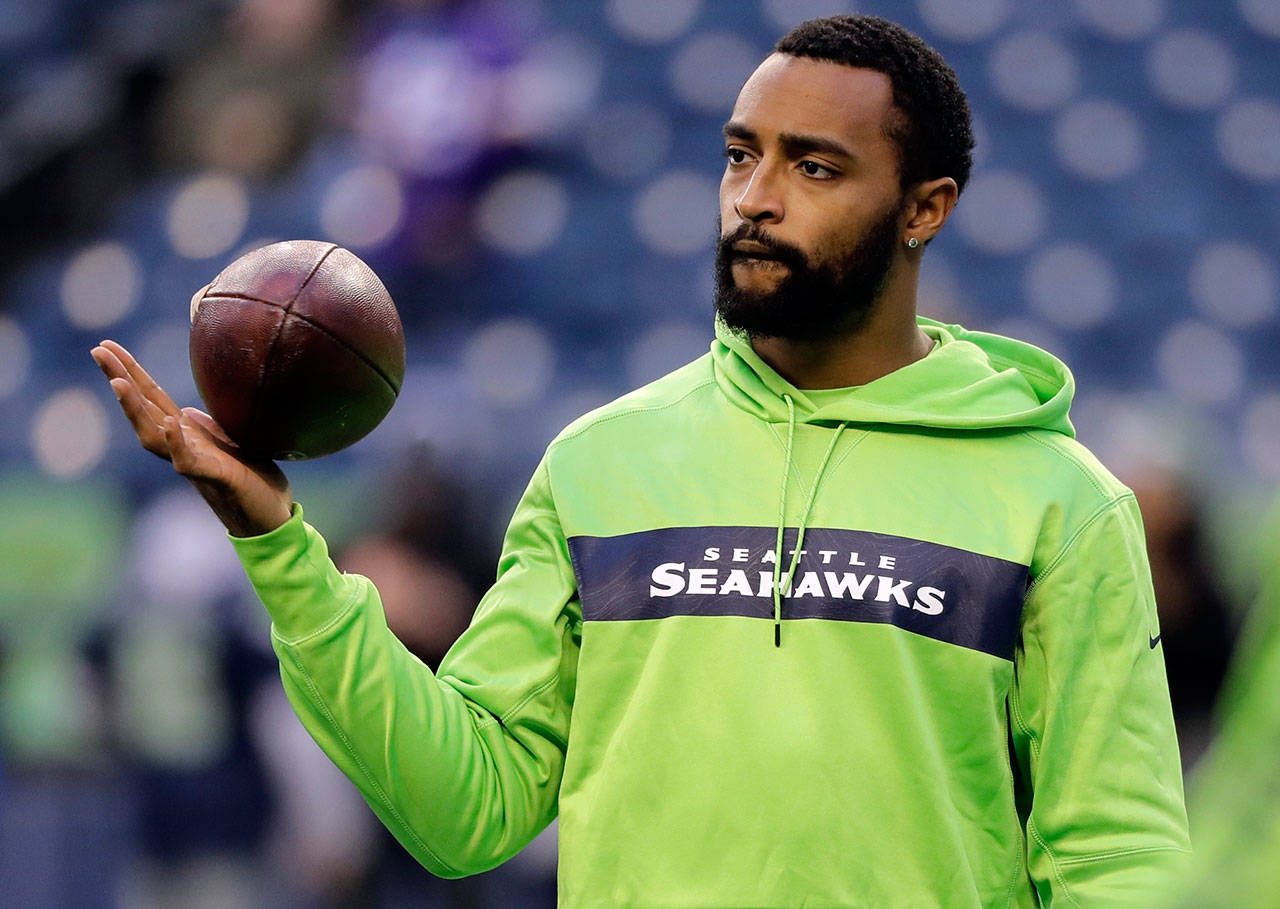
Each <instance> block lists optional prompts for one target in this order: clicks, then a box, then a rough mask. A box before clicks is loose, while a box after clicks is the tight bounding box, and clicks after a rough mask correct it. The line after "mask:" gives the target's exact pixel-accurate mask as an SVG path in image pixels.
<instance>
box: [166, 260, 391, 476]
mask: <svg viewBox="0 0 1280 909" xmlns="http://www.w3.org/2000/svg"><path fill="white" fill-rule="evenodd" d="M404 359H405V357H404V330H403V328H402V327H401V325H400V316H399V314H398V313H397V312H396V307H395V304H394V303H392V301H391V295H390V294H388V293H387V289H386V288H385V287H383V286H382V282H381V281H379V280H378V276H377V275H375V274H374V273H373V270H372V269H371V268H369V266H368V265H366V264H365V263H364V262H362V261H360V259H359V258H357V257H356V256H355V255H353V254H352V253H350V252H348V251H347V250H345V249H342V248H341V247H339V246H336V245H335V244H333V243H323V242H320V241H318V240H288V241H286V242H283V243H272V244H271V245H270V246H264V247H262V248H260V249H255V250H253V251H252V252H250V253H247V254H245V255H243V256H241V257H240V258H239V259H236V260H235V261H234V262H232V263H231V264H230V265H228V266H227V267H226V268H224V269H223V270H222V272H221V273H219V275H218V276H217V277H216V278H214V279H213V281H212V282H211V283H210V284H209V285H207V286H206V287H204V288H202V289H201V290H200V291H197V292H196V295H195V296H194V297H193V298H192V300H191V372H192V375H193V376H194V377H195V380H196V388H197V389H198V390H199V392H200V397H201V398H203V399H204V403H205V406H206V407H207V408H208V410H209V413H210V414H211V415H212V416H213V418H214V419H215V420H217V421H218V423H219V424H220V425H221V426H222V428H223V429H225V430H226V432H227V435H229V436H230V437H231V438H232V439H234V440H235V442H236V444H238V445H239V446H240V447H242V448H244V449H245V450H246V451H249V452H252V453H254V454H258V455H266V456H268V457H270V458H272V459H274V460H288V461H293V460H301V459H303V458H316V457H319V456H321V455H326V454H331V453H333V452H335V451H338V450H339V449H342V448H346V447H347V446H348V445H351V444H352V443H353V442H355V441H357V440H358V439H361V438H363V437H364V436H365V435H367V434H368V433H369V432H370V431H372V429H373V428H374V427H375V426H377V425H378V423H380V422H381V421H382V418H383V417H385V416H386V415H387V412H388V411H389V410H391V405H392V404H394V403H395V400H396V395H398V394H399V393H400V385H401V383H402V382H403V381H404Z"/></svg>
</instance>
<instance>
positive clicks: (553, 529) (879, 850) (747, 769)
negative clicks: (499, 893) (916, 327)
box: [235, 319, 1188, 907]
mask: <svg viewBox="0 0 1280 909" xmlns="http://www.w3.org/2000/svg"><path fill="white" fill-rule="evenodd" d="M921 326H922V328H923V329H924V330H925V331H926V332H927V333H928V334H929V335H931V336H932V337H933V338H935V339H936V340H937V342H938V344H937V346H936V347H935V348H934V350H933V352H932V353H930V354H929V355H928V356H927V357H925V358H924V359H922V360H919V361H918V362H916V363H913V364H911V365H910V366H907V367H904V368H903V369H900V370H897V371H896V372H893V373H891V374H890V375H887V376H885V377H883V378H881V379H877V380H876V381H874V382H871V383H869V384H867V385H865V386H861V387H858V388H851V389H841V390H824V391H801V390H798V389H796V388H794V387H792V386H791V385H790V384H788V383H787V382H786V381H785V380H784V379H782V378H781V377H780V376H779V375H778V374H777V373H776V372H774V371H773V370H772V369H771V368H770V367H769V366H768V365H767V364H765V363H764V362H763V361H761V360H760V358H759V357H758V356H757V355H756V354H755V353H754V352H753V351H752V349H751V348H750V346H749V345H748V344H747V343H745V342H744V341H742V340H741V339H739V338H737V337H736V336H734V335H733V334H731V333H729V332H728V331H726V330H724V329H723V327H721V328H719V329H718V331H717V339H716V341H715V342H714V343H713V344H712V348H711V351H710V353H709V354H708V355H706V356H703V357H701V358H700V359H698V360H696V361H694V362H693V363H690V364H689V365H688V366H686V367H684V368H682V369H680V370H677V371H676V372H674V373H671V374H670V375H668V376H666V377H664V378H662V379H659V380H658V381H656V382H654V383H652V384H651V385H648V386H646V387H644V388H642V389H640V390H638V391H635V392H633V393H631V394H628V395H626V396H624V397H622V398H620V399H618V400H617V401H614V402H613V403H611V404H609V405H607V406H605V407H602V408H600V409H599V410H596V411H594V412H592V413H590V414H587V415H586V416H584V417H582V418H581V419H579V420H577V421H575V422H574V423H573V424H571V425H570V426H569V427H567V428H566V429H565V430H564V431H563V432H562V433H561V434H560V435H559V436H558V437H557V438H556V439H555V440H554V441H553V442H552V443H551V445H550V446H549V447H548V449H547V452H546V454H545V456H544V458H543V460H542V463H541V464H540V465H539V467H538V469H537V471H536V472H535V474H534V476H533V479H532V480H531V481H530V483H529V487H528V489H527V490H526V492H525V494H524V497H523V498H522V500H521V502H520V504H519V505H518V506H517V508H516V511H515V515H514V517H513V519H512V522H511V526H510V530H509V531H508V535H507V538H506V542H505V545H504V549H503V553H502V556H501V560H500V562H499V565H498V578H497V581H496V583H495V584H494V586H493V587H492V589H490V591H489V592H488V593H487V594H486V595H485V597H484V599H483V600H482V602H481V603H480V606H479V607H478V609H477V611H476V615H475V618H474V620H473V622H472V624H471V627H470V628H469V629H468V630H467V632H466V633H465V634H464V635H463V636H462V638H461V639H460V640H459V641H458V642H457V644H456V645H455V646H454V647H453V649H452V650H451V651H450V652H449V654H448V656H447V657H446V658H445V660H444V662H443V664H442V665H441V667H440V670H439V673H438V674H437V675H435V676H433V675H432V674H431V672H430V671H429V670H428V669H427V668H426V667H424V666H423V665H422V664H421V663H419V662H418V661H417V660H415V659H414V658H413V657H412V656H411V655H409V653H408V652H407V651H406V650H405V649H404V648H403V647H401V646H400V645H399V643H398V642H397V641H396V640H395V638H394V637H393V636H392V635H391V633H390V632H389V631H388V630H387V627H386V623H385V620H384V618H383V614H382V610H381V606H380V604H379V601H378V596H377V592H376V591H375V590H374V589H373V587H372V585H371V584H369V582H368V581H367V580H365V579H364V578H361V577H359V576H354V575H343V574H340V573H338V571H337V570H336V569H335V568H334V567H333V566H332V563H331V562H330V561H329V559H328V556H327V553H326V550H325V545H324V542H323V540H322V539H321V538H320V536H319V535H318V534H317V533H316V532H315V531H314V530H313V529H312V528H310V527H309V526H307V525H305V524H304V523H303V522H302V516H301V510H300V509H298V510H297V512H296V513H295V516H294V518H293V519H292V520H290V521H289V522H288V523H286V524H285V525H284V526H282V527H281V528H279V529H277V530H275V531H273V532H271V533H269V534H266V535H264V536H261V537H255V538H251V539H246V540H235V545H236V547H237V549H238V551H239V553H240V556H241V558H242V560H243V562H244V564H245V566H246V569H247V570H248V573H249V576H250V578H251V580H252V581H253V583H254V586H255V587H256V588H257V590H258V592H259V594H260V596H261V597H262V600H263V602H264V603H265V604H266V606H267V609H268V610H269V612H270V614H271V616H272V619H273V630H272V636H273V641H274V645H275V648H276V652H277V654H278V655H279V658H280V664H281V672H282V676H283V678H284V684H285V689H286V691H287V692H288V694H289V697H290V699H291V700H292V702H293V704H294V707H295V708H296V710H297V711H298V714H299V716H300V717H301V719H302V722H303V723H304V724H305V725H306V726H307V728H308V729H309V730H310V731H311V733H312V734H313V735H314V736H315V738H316V740H317V741H318V742H319V743H320V745H321V746H322V747H323V748H324V749H325V751H326V752H327V753H328V754H329V755H330V756H331V757H332V758H333V760H334V761H335V762H336V763H337V764H338V766H340V767H341V768H342V769H343V770H344V771H345V772H346V773H347V774H348V775H349V776H350V777H351V778H352V780H353V781H354V782H355V783H356V785H357V786H358V787H359V788H360V790H361V791H362V792H363V793H364V795H365V797H366V798H367V799H368V801H369V803H370V805H372V807H373V809H374V811H375V812H377V814H378V815H379V817H381V818H382V820H383V821H384V822H385V823H386V825H387V826H388V827H389V828H390V829H391V831H392V832H393V833H394V834H395V835H396V836H397V837H398V838H399V840H400V841H401V842H402V843H403V844H404V846H405V847H406V848H407V849H408V850H409V851H410V852H411V853H412V854H413V855H414V856H416V857H417V858H418V860H419V861H421V862H422V863H423V864H424V865H425V866H426V867H427V868H428V869H430V870H431V871H433V872H434V873H436V874H439V875H442V876H446V877H456V876H461V875H466V874H472V873H476V872H479V871H482V870H484V869H487V868H490V867H493V866H494V865H496V864H498V863H500V862H502V861H504V860H505V859H507V858H509V857H510V856H511V855H513V854H514V853H516V852H517V851H518V850H519V849H520V848H521V847H522V846H524V845H525V844H526V843H527V842H528V841H529V840H530V839H531V838H532V837H533V836H534V835H535V834H536V833H537V832H538V831H539V830H541V829H542V828H543V827H545V826H546V825H547V824H548V823H549V822H550V821H551V819H552V818H553V817H556V816H557V814H558V815H559V817H560V867H559V892H560V896H559V898H560V903H561V905H563V906H604V905H643V906H681V907H694V906H721V907H723V906H738V907H743V906H799V905H805V906H875V907H882V906H921V905H944V906H1005V905H1016V906H1032V905H1035V904H1036V900H1037V897H1038V898H1039V900H1040V901H1041V902H1054V901H1062V902H1063V903H1071V902H1073V901H1074V902H1076V903H1079V904H1081V905H1086V906H1093V905H1099V904H1106V903H1109V902H1118V903H1123V902H1127V901H1134V900H1140V899H1142V898H1144V897H1145V896H1146V895H1147V894H1148V893H1149V892H1150V890H1151V888H1153V887H1155V886H1157V885H1158V884H1159V883H1160V882H1161V881H1162V880H1163V878H1164V877H1165V876H1166V875H1167V874H1168V873H1169V870H1170V868H1171V867H1172V866H1174V865H1176V864H1178V862H1179V860H1180V858H1181V856H1182V854H1183V853H1185V852H1186V850H1187V848H1188V846H1187V831H1186V817H1185V811H1184V808H1183V798H1182V781H1181V775H1180V769H1179V757H1178V749H1177V743H1176V740H1175V738H1174V731H1173V720H1172V715H1171V712H1170V708H1169V698H1168V691H1167V687H1166V683H1165V675H1164V663H1163V657H1162V653H1161V651H1160V648H1159V646H1158V637H1159V630H1158V628H1157V624H1156V610H1155V603H1154V598H1153V594H1152V590H1151V583H1150V578H1149V572H1148V568H1147V561H1146V554H1145V548H1144V545H1143V537H1142V529H1141V519H1140V517H1139V514H1138V509H1137V507H1136V505H1135V503H1134V499H1133V496H1132V494H1131V493H1130V492H1129V491H1128V490H1127V489H1125V488H1124V487H1123V486H1122V485H1121V484H1120V483H1119V482H1117V481H1116V480H1115V479H1114V478H1113V477H1112V476H1111V475H1110V474H1109V473H1108V472H1107V471H1106V470H1105V469H1104V468H1103V467H1102V466H1101V465H1100V464H1099V463H1098V462H1097V461H1096V460H1095V459H1094V458H1093V457H1092V456H1091V455H1090V454H1089V453H1088V452H1087V451H1086V450H1085V449H1084V448H1083V447H1081V446H1080V445H1079V444H1077V443H1076V442H1075V441H1074V439H1073V430H1072V428H1071V424H1070V422H1069V420H1068V416H1067V411H1068V407H1069V405H1070V401H1071V395H1072V390H1073V383H1072V379H1071V376H1070V373H1069V372H1068V371H1067V369H1066V367H1065V366H1063V364H1062V363H1060V362H1059V361H1058V360H1056V359H1055V358H1053V357H1052V356H1050V355H1049V354H1047V353H1045V352H1043V351H1040V350H1038V349H1036V348H1034V347H1031V346H1029V345H1026V344H1022V343H1019V342H1017V341H1012V340H1008V339H1005V338H1000V337H996V336H994V335H988V334H982V333H979V332H968V331H965V330H964V329H962V328H960V327H959V326H947V325H940V324H938V323H935V322H931V321H929V320H924V319H922V320H921ZM779 528H782V530H780V529H779ZM784 531H785V542H784V544H783V545H782V546H781V547H779V546H778V545H777V540H778V537H779V535H780V534H782V533H783V532H784ZM779 550H781V552H779ZM779 590H780V591H781V593H778V591H779ZM775 593H777V595H775Z"/></svg>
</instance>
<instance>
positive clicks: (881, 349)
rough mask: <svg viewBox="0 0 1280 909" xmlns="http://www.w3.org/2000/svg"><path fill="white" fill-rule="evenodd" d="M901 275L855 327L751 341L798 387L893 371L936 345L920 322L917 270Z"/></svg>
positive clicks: (854, 381) (859, 381)
mask: <svg viewBox="0 0 1280 909" xmlns="http://www.w3.org/2000/svg"><path fill="white" fill-rule="evenodd" d="M902 271H909V270H908V269H903V270H902ZM896 277H898V280H892V279H891V280H890V281H889V283H888V284H887V285H886V287H885V291H884V293H883V294H881V296H880V299H879V300H877V301H876V305H875V309H874V310H873V311H872V313H871V316H870V318H868V319H867V320H866V321H865V322H863V323H862V324H861V325H859V326H858V327H857V328H855V329H853V330H851V331H848V332H844V333H841V334H835V335H832V336H831V337H828V338H821V339H819V340H812V341H797V340H792V339H789V338H773V337H762V338H755V339H753V340H752V342H751V346H752V347H753V348H754V349H755V352H756V353H757V354H759V355H760V358H761V359H762V360H764V361H765V362H766V363H768V364H769V365H770V366H771V367H773V369H774V370H776V371H777V373H778V374H779V375H780V376H782V377H783V378H784V379H786V380H787V381H788V382H790V383H791V384H792V385H794V386H795V387H796V388H802V389H821V388H846V387H849V386H853V385H866V384H867V383H868V382H873V381H875V380H876V379H879V378H880V377H881V376H887V375H888V374H889V373H891V372H893V371H894V370H897V369H901V368H902V367H904V366H908V365H910V364H911V363H914V362H915V361H916V360H919V359H921V358H923V357H924V356H925V355H927V354H928V353H929V351H930V350H931V349H932V348H933V340H932V339H931V338H930V337H929V336H928V335H926V334H925V333H924V332H923V331H921V330H920V327H919V326H918V325H917V324H916V281H915V274H914V273H910V274H899V275H898V276H896Z"/></svg>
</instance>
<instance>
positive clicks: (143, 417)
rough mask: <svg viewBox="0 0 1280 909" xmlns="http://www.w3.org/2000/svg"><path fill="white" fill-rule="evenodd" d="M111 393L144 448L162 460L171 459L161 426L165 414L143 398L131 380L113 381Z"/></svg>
mask: <svg viewBox="0 0 1280 909" xmlns="http://www.w3.org/2000/svg"><path fill="white" fill-rule="evenodd" d="M110 384H111V391H112V392H113V393H114V394H115V396H116V400H117V401H119V402H120V408H121V410H123V411H124V415H125V416H126V417H127V418H128V419H129V425H130V426H132V427H133V431H134V434H135V435H137V437H138V441H139V442H141V443H142V447H143V448H145V449H146V450H147V451H149V452H151V453H152V454H153V455H156V456H157V457H160V458H166V459H167V458H168V457H169V446H168V443H167V442H166V440H165V434H164V427H163V426H162V425H161V424H162V421H163V420H164V418H165V417H164V414H162V413H160V412H159V410H157V409H156V408H155V407H154V405H151V404H149V402H148V401H147V400H146V399H144V398H143V397H142V394H141V393H140V392H139V391H138V387H137V386H136V385H134V384H133V382H132V381H131V380H130V379H122V378H119V377H116V378H113V379H111V382H110Z"/></svg>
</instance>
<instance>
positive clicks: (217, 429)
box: [182, 407, 236, 448]
mask: <svg viewBox="0 0 1280 909" xmlns="http://www.w3.org/2000/svg"><path fill="white" fill-rule="evenodd" d="M182 415H183V416H184V417H188V418H190V420H191V421H192V422H194V423H197V424H199V425H200V426H202V427H204V429H205V430H207V431H208V433H209V435H211V436H213V437H214V438H215V439H217V440H218V441H219V442H222V443H223V444H224V445H228V446H231V447H233V448H234V447H236V443H235V442H233V441H232V440H231V437H230V436H229V435H227V431H226V430H225V429H223V428H222V427H221V426H219V425H218V421H217V420H215V419H214V418H213V417H211V416H209V415H208V414H207V413H205V412H204V411H203V410H198V409H197V408H195V407H184V408H182Z"/></svg>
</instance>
